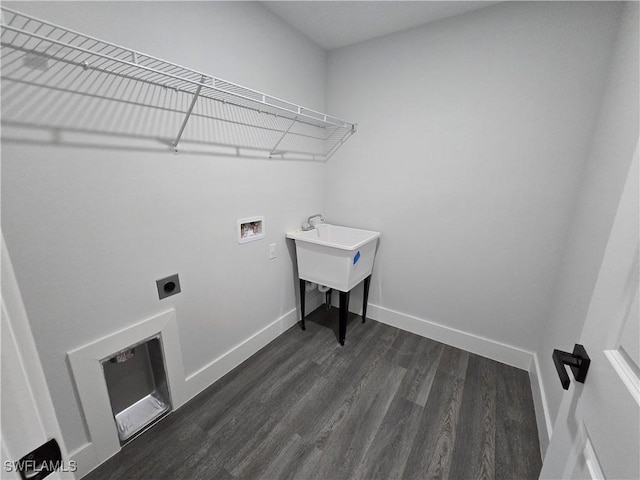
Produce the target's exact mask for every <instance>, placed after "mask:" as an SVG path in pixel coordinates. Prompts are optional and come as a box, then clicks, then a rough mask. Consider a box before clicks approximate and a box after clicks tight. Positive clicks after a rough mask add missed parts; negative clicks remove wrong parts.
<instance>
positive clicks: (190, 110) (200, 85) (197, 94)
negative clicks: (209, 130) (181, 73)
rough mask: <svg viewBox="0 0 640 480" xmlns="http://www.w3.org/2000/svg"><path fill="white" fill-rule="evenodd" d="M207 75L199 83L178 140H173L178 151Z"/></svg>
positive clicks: (175, 150) (176, 151)
mask: <svg viewBox="0 0 640 480" xmlns="http://www.w3.org/2000/svg"><path fill="white" fill-rule="evenodd" d="M205 78H206V77H205V76H204V75H203V76H202V78H201V79H200V83H199V84H198V89H197V90H196V93H195V94H194V95H193V99H192V100H191V105H189V109H188V110H187V115H186V116H185V117H184V120H183V121H182V126H181V127H180V131H179V132H178V136H177V137H176V141H175V142H173V151H174V152H175V153H178V143H180V139H181V138H182V134H183V133H184V129H185V128H186V127H187V122H188V121H189V117H191V113H192V112H193V109H194V108H195V106H196V101H198V97H199V96H200V90H202V85H204V81H205Z"/></svg>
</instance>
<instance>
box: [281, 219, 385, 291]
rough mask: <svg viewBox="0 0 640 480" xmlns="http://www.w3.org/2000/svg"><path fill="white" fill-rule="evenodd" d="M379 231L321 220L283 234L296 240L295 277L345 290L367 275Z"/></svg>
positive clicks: (369, 273) (371, 264) (371, 266)
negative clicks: (296, 261) (317, 223)
mask: <svg viewBox="0 0 640 480" xmlns="http://www.w3.org/2000/svg"><path fill="white" fill-rule="evenodd" d="M379 236H380V232H373V231H370V230H361V229H359V228H350V227H341V226H338V225H331V224H328V223H322V224H320V225H318V226H316V227H315V228H314V229H312V230H308V231H306V232H305V231H296V232H289V233H287V238H292V239H293V240H295V242H296V256H297V258H298V277H299V278H300V279H301V280H307V281H309V282H314V283H317V284H319V285H325V286H327V287H330V288H334V289H336V290H339V291H341V292H348V291H350V290H351V289H352V288H353V287H355V286H356V285H357V284H358V283H360V282H361V281H362V280H364V279H365V278H366V277H368V276H369V275H371V271H372V270H373V259H374V257H375V254H376V243H377V242H376V239H377V238H378V237H379Z"/></svg>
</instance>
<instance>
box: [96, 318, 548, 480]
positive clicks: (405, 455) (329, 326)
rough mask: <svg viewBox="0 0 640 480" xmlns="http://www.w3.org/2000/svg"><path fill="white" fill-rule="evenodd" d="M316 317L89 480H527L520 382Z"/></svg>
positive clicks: (502, 368) (510, 373)
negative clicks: (343, 336)
mask: <svg viewBox="0 0 640 480" xmlns="http://www.w3.org/2000/svg"><path fill="white" fill-rule="evenodd" d="M337 316H338V311H337V310H336V309H331V310H330V311H326V310H325V308H324V307H321V308H320V309H318V310H316V311H315V312H313V313H311V314H310V315H308V316H307V330H306V331H304V332H303V331H301V330H300V328H299V327H298V326H295V327H293V328H291V329H289V330H288V331H287V332H285V333H284V334H283V335H281V336H280V337H278V338H277V339H276V340H274V341H273V342H272V343H270V344H269V345H267V346H266V347H265V348H263V349H262V350H260V351H259V352H258V353H256V354H255V355H254V356H252V357H251V358H250V359H248V360H247V361H246V362H244V363H243V364H241V365H240V366H238V367H237V368H236V369H235V370H233V371H232V372H230V373H229V374H227V375H226V376H225V377H223V378H222V379H220V380H219V381H218V382H216V383H215V384H214V385H212V386H211V387H209V388H208V389H207V390H205V391H204V392H203V393H201V394H200V395H198V396H197V397H196V398H194V399H193V400H191V401H190V402H189V403H188V404H186V405H185V406H183V407H182V408H181V409H179V410H177V411H175V412H173V413H171V414H170V415H168V416H167V417H166V418H164V419H163V420H161V421H160V422H159V423H158V424H157V425H155V426H154V427H153V428H151V429H150V430H148V431H147V432H145V433H143V434H142V435H140V436H139V437H138V438H136V439H135V440H133V441H132V442H130V443H129V444H127V445H126V446H125V447H124V448H123V449H122V451H121V452H120V453H118V454H117V455H115V456H114V457H112V458H111V459H110V460H108V461H107V462H106V463H105V464H103V465H101V466H100V467H99V468H98V469H96V470H94V471H93V472H92V473H91V474H89V475H88V476H87V477H85V478H87V479H90V480H95V479H138V478H139V479H236V478H237V479H252V478H262V479H299V480H304V479H352V478H353V479H360V478H362V479H364V478H366V479H369V478H371V479H373V478H379V479H396V478H397V479H400V478H406V479H428V478H456V479H458V478H459V479H476V478H486V479H493V478H501V479H527V478H531V479H533V478H538V474H539V472H540V468H541V459H540V447H539V444H538V432H537V427H536V421H535V417H534V411H533V401H532V396H531V389H530V386H529V377H528V374H527V372H525V371H522V370H518V369H516V368H513V367H509V366H507V365H504V364H501V363H498V362H495V361H492V360H488V359H486V358H483V357H480V356H478V355H474V354H470V353H468V352H464V351H462V350H459V349H457V348H453V347H449V346H447V345H443V344H441V343H438V342H435V341H433V340H429V339H426V338H422V337H419V336H417V335H414V334H411V333H407V332H404V331H402V330H398V329H396V328H393V327H390V326H387V325H384V324H382V323H378V322H376V321H373V320H367V322H366V323H365V324H362V323H361V321H360V317H357V316H355V315H350V318H349V324H348V329H347V341H346V344H345V346H344V347H341V346H340V345H339V344H338V340H337V335H338V331H337V329H338V320H337Z"/></svg>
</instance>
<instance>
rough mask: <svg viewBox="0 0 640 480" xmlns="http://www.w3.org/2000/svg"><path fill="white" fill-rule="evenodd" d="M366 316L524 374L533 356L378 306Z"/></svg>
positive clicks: (368, 310)
mask: <svg viewBox="0 0 640 480" xmlns="http://www.w3.org/2000/svg"><path fill="white" fill-rule="evenodd" d="M367 317H371V318H373V319H374V320H377V321H379V322H382V323H386V324H387V325H392V326H394V327H397V328H400V329H402V330H406V331H407V332H411V333H415V334H416V335H420V336H423V337H427V338H431V339H433V340H436V341H438V342H442V343H445V344H447V345H451V346H453V347H457V348H460V349H462V350H466V351H468V352H471V353H475V354H477V355H481V356H483V357H487V358H490V359H492V360H496V361H498V362H502V363H506V364H507V365H511V366H513V367H516V368H519V369H521V370H527V371H528V370H529V366H530V365H531V359H532V355H533V353H532V352H529V351H527V350H524V349H522V348H519V347H514V346H512V345H507V344H505V343H501V342H497V341H495V340H491V339H489V338H485V337H481V336H480V335H474V334H472V333H468V332H464V331H462V330H458V329H455V328H451V327H447V326H444V325H441V324H439V323H435V322H431V321H429V320H424V319H422V318H418V317H414V316H413V315H407V314H405V313H400V312H396V311H395V310H391V309H389V308H385V307H380V306H379V305H373V304H371V303H370V304H369V306H368V308H367Z"/></svg>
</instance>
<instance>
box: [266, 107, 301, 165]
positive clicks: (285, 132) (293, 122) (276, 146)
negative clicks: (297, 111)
mask: <svg viewBox="0 0 640 480" xmlns="http://www.w3.org/2000/svg"><path fill="white" fill-rule="evenodd" d="M297 121H298V117H297V116H296V118H294V119H293V121H292V122H291V125H289V128H287V129H286V130H285V131H284V132H283V133H282V135H281V136H280V138H279V139H278V141H277V142H276V144H275V145H274V146H273V148H272V149H271V152H269V158H271V157H272V156H273V155H274V154H275V153H276V148H278V145H280V143H281V142H282V140H284V137H286V136H287V133H289V131H291V129H292V128H293V126H294V125H295V124H296V122H297Z"/></svg>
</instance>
